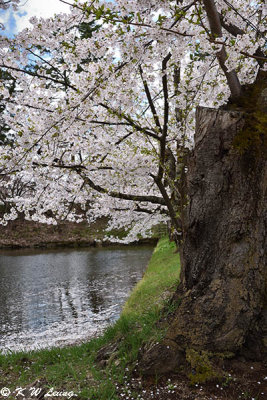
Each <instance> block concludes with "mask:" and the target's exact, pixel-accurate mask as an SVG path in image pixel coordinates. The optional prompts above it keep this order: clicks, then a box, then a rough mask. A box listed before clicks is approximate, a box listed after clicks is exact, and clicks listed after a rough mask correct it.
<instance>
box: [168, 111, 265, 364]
mask: <svg viewBox="0 0 267 400" xmlns="http://www.w3.org/2000/svg"><path fill="white" fill-rule="evenodd" d="M245 124H246V121H245V118H244V114H243V113H241V112H233V111H224V110H219V111H215V110H213V109H203V108H202V109H199V110H198V111H197V130H196V145H195V152H194V156H193V158H192V160H191V165H190V169H189V175H188V196H189V205H188V207H187V209H186V211H185V218H184V220H185V224H186V225H185V237H184V246H183V249H182V261H183V269H182V275H181V287H180V291H181V292H182V294H183V299H182V304H181V306H180V307H179V309H178V312H177V316H176V318H175V320H174V321H173V322H172V325H171V327H170V329H169V332H168V337H169V338H170V339H172V340H174V341H175V342H176V343H177V344H179V345H181V344H182V345H183V347H192V348H194V349H199V350H203V349H205V350H209V351H212V352H233V353H236V352H237V351H239V350H240V349H241V348H242V347H243V346H246V344H247V345H248V344H249V343H248V341H249V340H250V341H251V340H252V338H254V339H257V340H256V342H257V343H254V346H253V352H254V354H251V356H254V357H255V356H256V353H257V351H258V353H259V354H262V342H261V340H258V336H262V331H261V329H262V324H261V318H262V311H263V306H264V294H265V290H266V222H267V221H266V216H267V207H266V206H267V198H266V188H267V165H266V158H265V156H266V154H264V151H261V150H262V149H258V150H257V151H256V150H255V149H251V150H248V151H245V152H244V153H243V154H242V155H241V154H238V153H237V151H236V149H235V148H234V147H233V142H234V138H235V137H236V135H238V134H239V133H240V131H242V129H244V128H245ZM256 344H257V346H256Z"/></svg>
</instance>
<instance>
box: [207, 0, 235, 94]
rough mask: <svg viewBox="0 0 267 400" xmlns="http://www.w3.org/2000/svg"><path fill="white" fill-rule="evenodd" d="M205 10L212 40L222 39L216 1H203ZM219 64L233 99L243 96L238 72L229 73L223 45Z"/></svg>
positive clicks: (218, 55)
mask: <svg viewBox="0 0 267 400" xmlns="http://www.w3.org/2000/svg"><path fill="white" fill-rule="evenodd" d="M203 3H204V8H205V10H206V13H207V17H208V21H209V25H210V30H211V38H212V39H216V38H218V37H222V26H221V22H220V17H219V13H218V11H217V8H216V5H215V3H214V0H203ZM216 56H217V59H218V62H219V64H220V67H221V69H222V70H223V72H224V75H225V77H226V79H227V83H228V86H229V88H230V91H231V95H232V97H233V98H237V97H239V96H240V95H241V91H242V88H241V84H240V82H239V79H238V76H237V73H236V71H234V70H232V71H228V69H227V67H226V65H225V62H226V59H227V55H226V51H225V47H224V45H223V47H222V49H221V50H220V51H219V52H218V53H217V54H216Z"/></svg>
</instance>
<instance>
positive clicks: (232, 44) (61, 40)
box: [0, 1, 265, 241]
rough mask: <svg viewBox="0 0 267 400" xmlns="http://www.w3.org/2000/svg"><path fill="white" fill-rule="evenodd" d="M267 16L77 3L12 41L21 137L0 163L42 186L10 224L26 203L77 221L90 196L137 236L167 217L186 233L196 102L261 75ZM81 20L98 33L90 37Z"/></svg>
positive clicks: (8, 54) (234, 91) (8, 52)
mask: <svg viewBox="0 0 267 400" xmlns="http://www.w3.org/2000/svg"><path fill="white" fill-rule="evenodd" d="M16 3H17V2H16ZM9 4H10V3H6V2H3V6H7V5H9ZM216 7H217V8H216ZM263 12H264V10H263V2H261V1H259V2H257V3H255V4H253V5H251V4H250V3H249V2H245V3H244V2H243V3H241V2H234V3H231V4H230V5H229V4H228V2H227V1H220V2H218V4H217V6H215V4H214V3H213V1H204V2H203V3H202V2H196V1H193V2H190V1H183V2H176V1H170V2H162V1H152V2H151V1H149V2H142V5H139V4H138V3H137V2H135V1H134V2H133V1H131V2H127V1H116V2H106V1H104V2H101V1H100V2H99V1H94V2H92V4H90V3H87V2H85V3H79V2H75V3H73V7H72V12H71V14H70V15H57V16H56V17H55V18H51V19H48V20H42V19H39V20H37V19H36V18H33V19H32V21H31V23H32V25H33V28H32V29H25V30H24V31H22V32H20V33H19V34H18V35H17V37H16V39H15V40H10V39H6V41H5V44H3V45H2V51H1V61H0V67H1V68H3V69H6V70H8V71H9V72H10V73H12V76H13V77H14V79H16V80H17V82H18V85H19V92H18V93H16V95H15V96H13V97H10V96H9V94H8V93H7V92H6V91H5V90H4V88H3V95H5V96H6V104H7V113H6V122H7V124H8V125H9V126H10V127H11V129H12V131H13V132H14V134H15V136H16V144H15V145H14V146H12V147H10V146H9V147H8V146H7V147H6V148H5V149H2V150H3V151H2V164H3V165H4V166H5V170H6V173H9V174H10V172H12V176H14V179H17V178H18V176H19V177H20V178H21V179H25V180H26V181H27V182H28V181H29V179H30V180H32V181H34V182H35V183H36V193H35V196H33V197H31V198H14V199H13V202H14V206H15V207H14V208H13V209H12V213H11V214H10V215H6V216H5V218H4V220H3V221H2V222H3V223H6V221H7V220H8V219H10V218H15V217H16V215H17V212H16V210H19V211H23V212H24V213H25V215H26V217H27V218H29V217H31V218H34V219H36V220H38V221H40V222H48V223H56V220H57V219H59V218H67V219H70V220H73V219H78V220H79V216H76V215H75V212H74V211H73V207H72V206H73V204H75V203H76V202H77V203H79V204H81V205H83V204H88V203H89V204H90V209H89V210H88V212H87V217H88V220H89V221H91V220H93V219H95V218H97V217H100V216H103V215H108V216H110V217H111V218H110V226H111V227H113V228H114V227H121V226H124V227H125V226H127V227H129V228H131V231H130V234H129V236H128V238H127V240H129V241H130V240H133V239H135V238H136V235H137V234H138V233H142V235H147V234H149V230H150V228H151V227H152V226H153V225H154V224H157V223H158V222H160V221H166V219H167V218H168V217H170V218H171V220H172V224H173V228H174V230H175V231H177V232H178V233H180V231H181V221H180V218H179V216H178V214H179V210H181V208H182V207H183V204H184V203H185V202H186V199H185V197H186V196H185V193H184V188H183V183H182V180H181V178H182V177H183V176H184V175H185V171H186V158H187V154H188V150H187V149H190V148H192V146H193V132H194V112H195V108H196V106H197V105H210V106H215V107H218V106H220V105H222V104H224V103H225V102H226V101H227V99H228V98H229V96H230V95H232V97H238V96H239V95H240V93H241V84H246V83H251V82H253V80H254V79H255V77H256V74H257V70H258V66H259V63H261V62H263V61H264V60H265V58H264V55H263V54H262V53H261V51H260V49H261V48H262V47H263V46H264V43H265V39H264V30H265V25H264V16H263ZM81 24H84V25H85V26H86V24H87V25H88V24H89V25H90V24H91V26H92V24H94V25H95V26H97V29H96V30H95V31H94V32H93V34H92V35H91V37H87V38H84V37H83V36H82V35H81V32H80V31H79V26H81ZM237 26H238V27H237ZM236 70H238V74H237V73H236V72H235V71H236ZM228 71H229V72H228ZM174 174H175V176H176V177H175V180H174V179H173V177H174ZM33 210H34V212H33ZM48 210H52V211H53V215H54V216H55V218H54V219H52V218H51V217H50V218H47V217H46V215H47V211H48Z"/></svg>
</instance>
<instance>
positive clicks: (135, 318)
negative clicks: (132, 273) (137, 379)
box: [0, 239, 179, 400]
mask: <svg viewBox="0 0 267 400" xmlns="http://www.w3.org/2000/svg"><path fill="white" fill-rule="evenodd" d="M178 279H179V256H178V254H176V253H175V245H174V244H173V243H169V241H168V239H161V240H160V242H159V243H158V245H157V247H156V248H155V250H154V253H153V255H152V257H151V260H150V262H149V265H148V268H147V270H146V272H145V274H144V277H143V279H142V280H141V281H140V282H139V283H138V284H137V286H136V287H135V288H134V290H133V292H132V294H131V296H130V298H129V299H128V301H127V303H126V304H125V306H124V309H123V312H122V314H121V317H120V318H119V320H118V321H117V322H116V323H115V325H113V326H111V327H109V328H108V329H107V330H106V331H105V333H104V334H103V335H102V336H101V337H99V338H96V339H93V340H91V341H90V342H88V343H86V344H82V345H80V346H72V347H66V348H62V349H59V348H55V349H52V350H41V351H35V352H29V353H13V354H9V355H6V356H4V355H0V388H1V387H4V386H6V387H9V388H10V389H15V388H17V387H19V386H21V387H25V386H27V385H29V384H31V383H33V382H35V381H36V380H37V379H42V380H43V382H44V384H43V387H47V388H48V389H49V388H51V387H54V388H55V389H56V390H63V389H64V390H68V391H74V392H75V393H79V395H78V396H79V398H80V399H90V400H94V399H99V400H108V399H110V400H111V399H112V400H115V399H118V398H119V395H118V390H117V389H116V385H118V386H119V388H120V391H122V390H124V389H123V388H124V387H125V379H126V378H125V376H126V375H131V373H132V371H133V370H134V369H135V368H136V366H137V358H138V353H139V349H140V348H141V347H142V346H144V345H145V343H147V342H151V341H160V340H161V338H162V336H163V334H164V329H163V328H161V329H159V327H158V325H157V324H156V322H157V321H158V320H159V319H160V317H162V313H163V311H162V310H163V309H164V313H168V307H166V305H167V304H168V299H169V298H170V296H171V295H172V293H173V292H174V290H175V287H176V286H177V282H178ZM103 346H107V347H108V346H113V347H114V348H113V351H112V352H111V354H110V356H109V357H108V360H107V363H106V365H105V366H102V367H100V366H99V364H98V363H97V362H96V357H97V353H98V351H99V350H100V349H102V348H103ZM132 396H133V394H132ZM11 398H12V397H9V399H11Z"/></svg>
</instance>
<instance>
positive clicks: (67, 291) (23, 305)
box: [0, 246, 152, 353]
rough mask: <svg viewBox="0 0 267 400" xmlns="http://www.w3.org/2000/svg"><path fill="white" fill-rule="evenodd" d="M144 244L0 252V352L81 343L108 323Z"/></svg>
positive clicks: (140, 268) (137, 269)
mask: <svg viewBox="0 0 267 400" xmlns="http://www.w3.org/2000/svg"><path fill="white" fill-rule="evenodd" d="M151 253H152V247H150V246H135V247H132V246H131V247H128V246H127V247H123V248H116V247H110V248H101V249H97V248H89V249H79V250H66V249H63V250H59V249H57V250H53V251H32V250H31V251H29V250H23V251H22V250H20V251H17V250H12V251H9V252H7V251H5V252H3V251H2V252H0V351H1V352H3V353H5V352H8V351H19V350H32V349H41V348H48V347H53V346H63V345H68V344H72V343H75V342H77V341H78V342H80V341H85V340H87V339H88V338H90V337H93V336H95V335H98V334H99V333H101V331H102V330H103V329H104V328H105V327H106V326H107V325H109V324H111V323H113V322H114V321H115V320H116V319H117V318H118V317H119V314H120V312H121V309H122V306H123V303H124V302H125V300H126V299H127V297H128V295H129V293H130V291H131V289H132V288H133V287H134V285H135V284H136V283H137V282H138V281H139V280H140V279H141V277H142V275H143V272H144V270H145V267H146V265H147V263H148V260H149V258H150V256H151Z"/></svg>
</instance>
